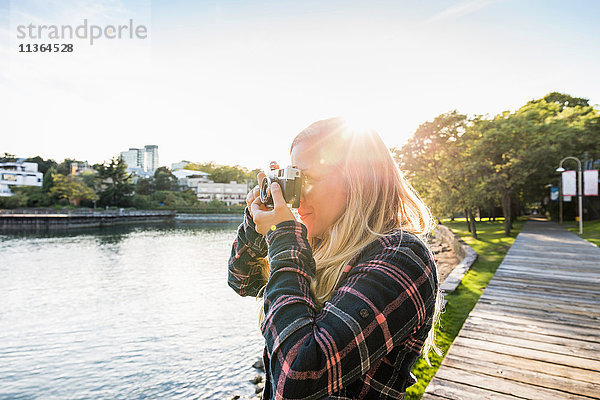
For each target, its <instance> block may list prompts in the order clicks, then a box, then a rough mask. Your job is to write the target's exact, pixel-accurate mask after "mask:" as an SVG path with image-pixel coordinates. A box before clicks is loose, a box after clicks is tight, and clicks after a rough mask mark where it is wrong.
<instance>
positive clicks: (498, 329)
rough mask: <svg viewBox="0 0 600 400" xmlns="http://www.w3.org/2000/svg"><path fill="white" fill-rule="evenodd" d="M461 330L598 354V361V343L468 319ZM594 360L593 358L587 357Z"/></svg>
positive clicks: (599, 351)
mask: <svg viewBox="0 0 600 400" xmlns="http://www.w3.org/2000/svg"><path fill="white" fill-rule="evenodd" d="M463 329H466V330H469V331H474V332H481V333H482V334H485V335H488V336H490V335H492V336H495V335H498V336H505V335H509V336H510V337H513V338H517V339H524V340H529V341H532V342H540V343H547V344H553V345H558V346H566V347H567V348H569V347H570V348H575V349H578V350H580V351H583V352H585V353H587V352H590V353H591V354H592V355H593V354H598V356H597V358H598V359H600V343H598V342H588V341H585V340H578V339H574V338H571V337H565V336H554V335H552V334H548V333H539V332H533V331H523V330H519V329H514V326H511V325H510V324H493V325H491V324H488V323H487V322H486V321H481V320H477V319H476V318H469V319H468V320H467V322H466V323H465V324H464V325H463ZM589 358H594V357H589Z"/></svg>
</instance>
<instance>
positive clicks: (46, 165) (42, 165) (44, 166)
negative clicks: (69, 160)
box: [26, 156, 70, 174]
mask: <svg viewBox="0 0 600 400" xmlns="http://www.w3.org/2000/svg"><path fill="white" fill-rule="evenodd" d="M26 161H29V162H34V163H36V164H37V165H38V171H40V172H41V173H42V174H46V172H48V171H49V170H50V169H52V168H54V169H56V168H57V167H58V164H57V163H56V161H54V160H52V159H51V158H49V159H47V160H44V159H43V158H42V157H40V156H35V157H31V158H28V159H27V160H26ZM68 172H70V171H67V173H68Z"/></svg>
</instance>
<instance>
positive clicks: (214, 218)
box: [175, 213, 244, 223]
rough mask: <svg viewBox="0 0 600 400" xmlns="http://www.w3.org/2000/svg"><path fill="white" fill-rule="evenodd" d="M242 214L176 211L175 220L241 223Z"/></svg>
mask: <svg viewBox="0 0 600 400" xmlns="http://www.w3.org/2000/svg"><path fill="white" fill-rule="evenodd" d="M243 220H244V214H184V213H177V215H176V216H175V221H177V222H184V223H185V222H236V223H241V222H242V221H243Z"/></svg>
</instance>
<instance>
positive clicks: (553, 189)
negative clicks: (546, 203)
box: [550, 186, 558, 201]
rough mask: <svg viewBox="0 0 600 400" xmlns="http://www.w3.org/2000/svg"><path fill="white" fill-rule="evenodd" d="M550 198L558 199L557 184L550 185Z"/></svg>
mask: <svg viewBox="0 0 600 400" xmlns="http://www.w3.org/2000/svg"><path fill="white" fill-rule="evenodd" d="M550 200H552V201H557V200H558V186H551V187H550Z"/></svg>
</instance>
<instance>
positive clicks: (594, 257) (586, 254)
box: [510, 247, 600, 262]
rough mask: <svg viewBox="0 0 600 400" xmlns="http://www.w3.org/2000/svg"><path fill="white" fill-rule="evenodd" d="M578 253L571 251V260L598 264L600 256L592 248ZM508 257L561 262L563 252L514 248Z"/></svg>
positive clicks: (575, 250)
mask: <svg viewBox="0 0 600 400" xmlns="http://www.w3.org/2000/svg"><path fill="white" fill-rule="evenodd" d="M579 250H580V251H577V249H571V251H570V252H569V253H571V254H572V257H571V258H570V259H571V260H573V259H575V260H578V261H579V260H582V261H590V262H598V257H599V256H600V250H599V251H594V250H593V249H592V248H589V249H588V248H587V247H585V248H580V249H579ZM510 255H511V256H512V257H522V258H524V259H527V258H533V259H536V260H548V261H549V262H557V261H558V262H561V261H562V260H563V258H564V255H565V252H564V251H552V250H548V249H546V250H543V251H536V250H533V249H521V248H518V247H517V248H515V249H514V250H513V251H511V253H510Z"/></svg>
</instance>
